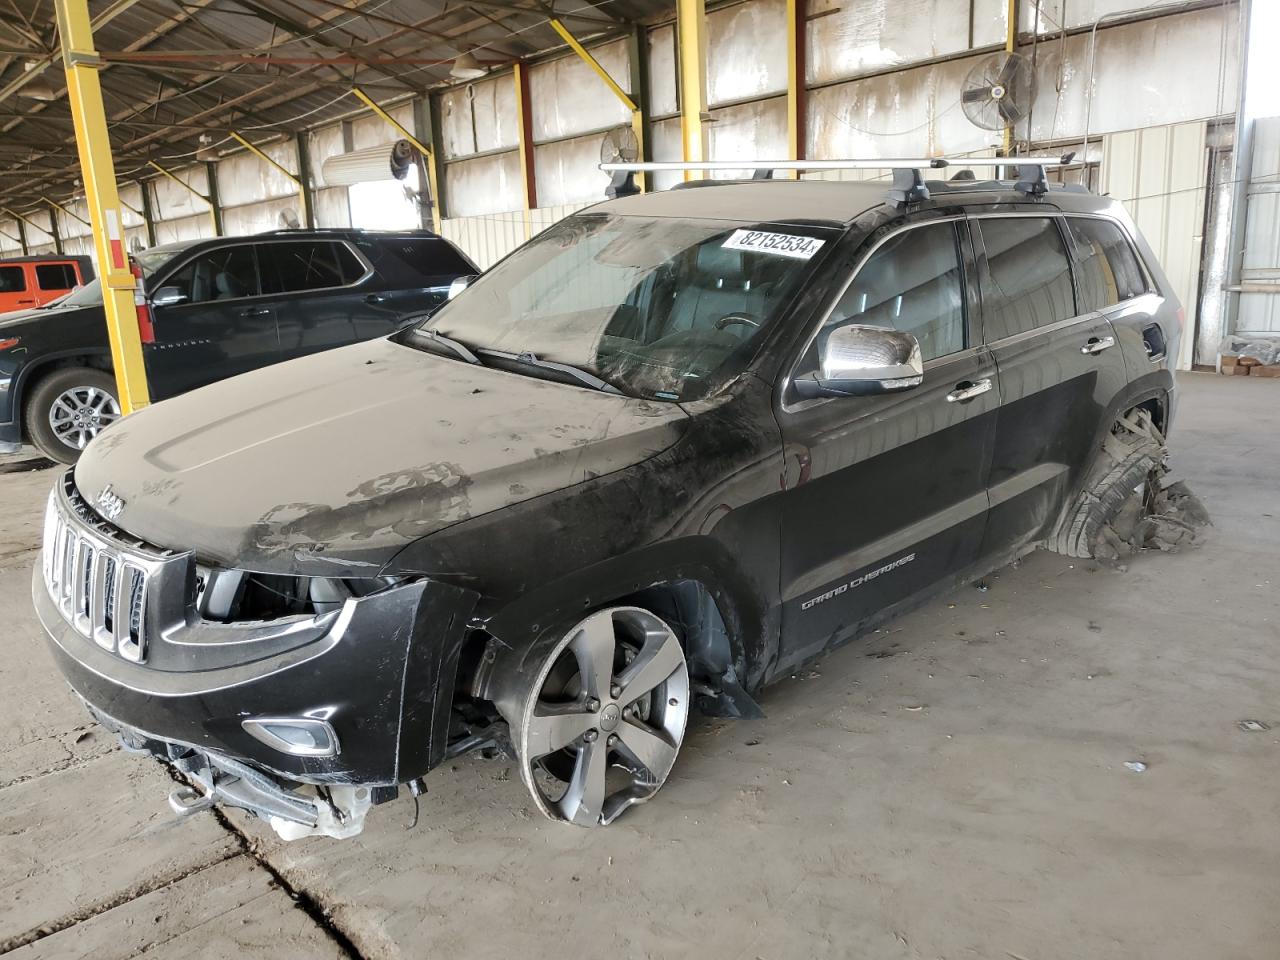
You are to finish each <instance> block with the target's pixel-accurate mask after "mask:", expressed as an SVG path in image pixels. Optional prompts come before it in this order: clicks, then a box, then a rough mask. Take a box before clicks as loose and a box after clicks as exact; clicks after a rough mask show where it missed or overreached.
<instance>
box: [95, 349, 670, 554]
mask: <svg viewBox="0 0 1280 960" xmlns="http://www.w3.org/2000/svg"><path fill="white" fill-rule="evenodd" d="M687 419H688V417H687V414H685V413H684V411H683V410H682V409H681V408H680V407H679V406H678V405H676V404H674V403H654V402H650V401H647V400H639V399H633V398H629V397H621V396H616V395H613V394H607V393H599V392H595V391H591V390H587V389H582V388H579V387H574V386H565V385H563V384H560V383H553V382H550V381H546V380H539V379H535V378H532V377H526V376H521V375H519V374H514V373H507V372H504V371H501V370H495V369H491V368H484V367H479V366H474V365H469V364H466V363H463V362H462V361H459V360H453V359H450V358H445V357H438V356H436V355H434V354H431V353H426V352H422V351H418V350H415V349H413V348H411V347H406V346H401V345H399V344H396V343H393V342H391V341H389V340H375V341H371V342H368V343H361V344H356V345H355V346H351V347H345V348H341V349H338V350H332V351H329V352H327V353H321V354H316V355H315V356H311V357H305V358H302V359H299V360H294V361H291V362H288V363H283V364H279V365H277V366H274V367H267V368H265V369H262V370H258V371H255V372H253V373H249V374H245V375H243V376H239V377H234V378H232V379H230V380H224V381H222V382H221V383H216V384H213V385H212V386H209V387H205V388H203V389H201V390H196V391H194V392H192V393H188V394H185V395H183V396H180V397H175V398H174V399H172V400H166V401H164V402H163V403H161V404H158V405H156V406H154V407H150V408H148V409H145V410H141V411H139V412H138V413H136V414H133V415H132V416H129V417H127V418H125V419H124V420H122V421H121V422H120V423H118V424H116V425H115V426H113V427H112V428H111V429H110V430H108V431H107V432H105V433H104V434H103V435H102V436H101V437H99V438H98V439H96V440H95V441H94V442H93V443H91V444H90V445H89V447H88V449H87V450H86V451H85V453H84V455H83V456H82V457H81V458H80V462H79V463H78V464H77V466H76V468H75V479H76V485H77V486H78V487H79V489H80V490H81V492H82V493H83V495H84V496H85V498H86V499H87V500H88V501H89V502H90V503H94V502H95V501H96V500H97V498H98V497H99V496H100V495H101V493H102V491H103V489H104V488H105V487H106V486H107V485H110V486H111V491H112V493H114V494H115V495H116V496H117V497H120V498H122V499H123V500H124V504H125V505H124V507H123V509H122V510H121V511H120V513H119V515H118V516H117V517H116V519H115V521H114V522H115V523H116V524H117V525H118V526H119V527H120V528H122V529H123V530H125V531H127V532H128V533H130V534H133V535H134V536H136V537H139V538H141V539H143V540H145V541H148V542H150V543H152V544H155V545H156V546H159V547H165V548H171V549H175V550H191V551H193V552H194V553H195V554H196V556H197V557H199V558H200V559H201V560H204V561H209V562H212V563H216V564H218V565H222V566H227V567H235V568H240V569H247V570H253V571H257V572H261V573H288V574H313V575H323V576H372V575H374V574H375V573H376V572H377V569H378V568H379V567H381V566H382V565H383V564H385V563H386V562H387V561H389V560H390V559H391V558H392V557H393V556H395V554H396V553H398V552H399V551H400V550H401V549H402V548H404V547H405V546H406V545H408V544H409V543H411V542H413V541H415V540H418V539H420V538H422V537H424V536H427V535H428V534H431V533H434V532H435V531H437V530H441V529H443V528H445V527H447V526H450V525H451V524H454V523H458V522H459V521H462V520H466V519H468V518H470V517H474V516H479V515H481V514H484V513H488V512H489V511H492V510H497V509H500V508H502V507H504V506H507V505H510V504H513V503H518V502H520V501H522V500H527V499H529V498H532V497H536V496H539V495H542V494H545V493H549V492H551V491H554V490H559V489H563V488H565V487H569V486H572V485H574V484H579V483H582V482H584V481H586V480H589V479H591V478H593V477H596V476H599V475H601V474H605V473H610V472H612V471H615V470H620V469H623V468H625V467H628V466H631V465H633V464H636V463H639V462H641V461H643V460H646V459H648V458H649V457H652V456H654V455H655V454H657V453H659V452H661V451H662V450H664V449H666V448H667V447H669V446H670V445H671V444H672V443H674V442H675V440H676V439H677V438H678V436H679V434H680V431H681V427H682V425H683V424H684V422H685V421H686V420H687Z"/></svg>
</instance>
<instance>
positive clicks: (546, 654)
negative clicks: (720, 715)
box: [498, 607, 690, 827]
mask: <svg viewBox="0 0 1280 960" xmlns="http://www.w3.org/2000/svg"><path fill="white" fill-rule="evenodd" d="M505 686H507V688H508V689H509V690H510V691H511V695H510V696H508V697H504V698H500V700H499V701H498V709H499V711H500V712H501V713H502V714H503V716H504V717H505V718H506V720H507V723H508V724H509V725H510V727H511V739H512V742H513V743H514V745H515V749H516V754H517V757H518V759H519V761H520V774H521V778H522V779H523V780H524V784H525V786H526V787H527V788H528V790H529V793H530V795H531V796H532V797H533V801H534V803H535V804H536V805H537V807H538V809H539V810H540V811H541V812H542V813H543V814H544V815H545V816H547V817H548V818H550V819H552V820H558V821H563V822H567V823H573V824H577V825H578V826H583V827H591V826H604V825H606V824H609V823H612V822H613V821H614V820H615V819H617V817H618V816H620V815H621V814H622V813H623V811H625V810H626V809H627V808H628V807H630V806H633V805H635V804H638V803H644V802H645V801H647V800H650V799H651V798H652V797H653V796H654V795H655V794H656V793H657V792H658V791H659V790H660V789H661V788H662V785H663V783H665V782H666V779H667V776H668V774H670V772H671V768H672V767H673V766H674V764H675V759H676V755H677V753H679V751H680V745H681V743H682V742H683V741H684V733H685V726H686V724H687V722H688V718H689V700H690V689H689V668H688V665H687V664H686V662H685V656H684V650H683V648H682V647H681V646H680V641H679V639H677V637H676V635H675V632H674V631H673V630H672V629H671V627H670V626H669V625H668V624H667V623H666V622H665V621H663V620H662V619H660V618H659V617H657V616H655V615H654V614H652V613H650V612H649V611H648V610H644V609H641V608H640V607H610V608H607V609H604V610H599V611H597V612H596V613H593V614H591V615H590V616H588V617H587V618H586V619H584V620H582V621H581V622H579V623H578V624H576V625H575V626H573V627H572V628H570V629H569V630H567V631H565V632H564V633H562V634H558V635H555V636H552V637H549V638H547V639H545V640H543V641H541V642H540V644H539V646H538V648H537V649H535V650H533V651H530V655H529V656H527V657H525V658H523V662H522V665H521V669H519V670H518V671H516V672H514V673H513V674H512V676H511V678H510V680H509V682H508V683H507V684H505Z"/></svg>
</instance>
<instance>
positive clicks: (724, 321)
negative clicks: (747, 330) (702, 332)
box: [716, 313, 760, 330]
mask: <svg viewBox="0 0 1280 960" xmlns="http://www.w3.org/2000/svg"><path fill="white" fill-rule="evenodd" d="M735 323H741V324H744V325H745V326H748V327H758V326H760V321H759V320H756V319H754V318H752V317H749V316H747V315H746V314H745V313H730V314H726V315H725V316H723V317H721V318H720V319H719V320H717V321H716V329H717V330H723V329H724V328H725V327H729V326H732V325H733V324H735Z"/></svg>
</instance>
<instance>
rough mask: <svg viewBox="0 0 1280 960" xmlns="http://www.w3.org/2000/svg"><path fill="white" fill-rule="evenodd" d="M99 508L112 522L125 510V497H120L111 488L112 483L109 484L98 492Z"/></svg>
mask: <svg viewBox="0 0 1280 960" xmlns="http://www.w3.org/2000/svg"><path fill="white" fill-rule="evenodd" d="M96 502H97V504H98V509H99V510H100V511H101V512H102V516H103V517H104V518H105V519H107V520H110V521H111V522H112V523H115V522H116V519H117V518H118V517H119V516H120V514H121V513H123V512H124V498H123V497H118V496H116V495H115V493H113V492H112V490H111V484H109V483H108V484H107V485H106V486H105V487H103V488H102V492H101V493H100V494H98V499H97V501H96Z"/></svg>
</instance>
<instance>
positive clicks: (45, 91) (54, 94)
mask: <svg viewBox="0 0 1280 960" xmlns="http://www.w3.org/2000/svg"><path fill="white" fill-rule="evenodd" d="M46 66H48V65H47V64H44V63H39V62H36V61H33V62H31V63H28V64H27V65H26V71H27V73H31V72H32V71H35V70H43V69H44V68H45V67H46ZM15 92H16V93H17V94H18V96H20V97H26V98H27V99H28V100H43V101H44V102H45V103H48V102H49V101H50V100H57V99H58V91H57V90H55V89H53V84H51V83H50V82H49V81H48V80H46V79H45V78H44V77H42V76H33V77H32V78H31V79H30V80H28V81H27V82H26V83H24V84H23V85H22V86H21V87H19V88H18V89H17V90H16V91H15Z"/></svg>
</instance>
